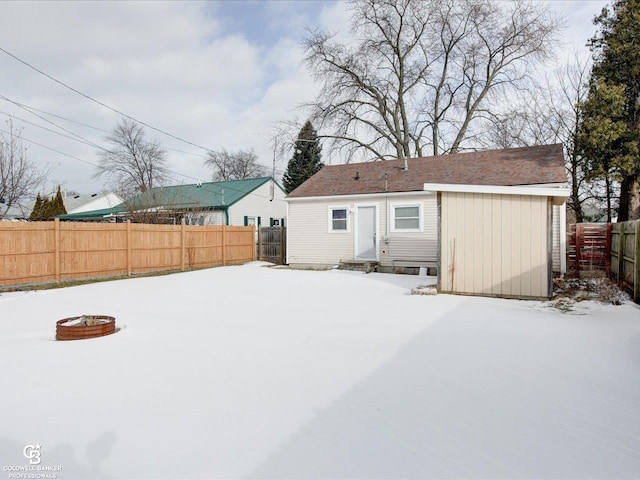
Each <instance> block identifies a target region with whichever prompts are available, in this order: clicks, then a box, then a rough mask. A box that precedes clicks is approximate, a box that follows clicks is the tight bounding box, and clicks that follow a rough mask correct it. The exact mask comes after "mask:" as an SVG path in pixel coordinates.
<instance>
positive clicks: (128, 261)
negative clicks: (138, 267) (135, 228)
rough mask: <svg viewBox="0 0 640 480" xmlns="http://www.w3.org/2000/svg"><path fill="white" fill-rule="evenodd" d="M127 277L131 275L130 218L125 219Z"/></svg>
mask: <svg viewBox="0 0 640 480" xmlns="http://www.w3.org/2000/svg"><path fill="white" fill-rule="evenodd" d="M126 232H127V277H130V276H131V220H127V229H126Z"/></svg>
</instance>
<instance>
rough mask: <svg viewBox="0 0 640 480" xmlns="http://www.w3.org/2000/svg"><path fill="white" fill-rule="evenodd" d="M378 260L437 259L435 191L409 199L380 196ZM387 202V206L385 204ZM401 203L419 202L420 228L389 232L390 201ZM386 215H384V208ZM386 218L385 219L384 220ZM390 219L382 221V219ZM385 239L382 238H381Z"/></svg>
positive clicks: (391, 213) (387, 261) (432, 260)
mask: <svg viewBox="0 0 640 480" xmlns="http://www.w3.org/2000/svg"><path fill="white" fill-rule="evenodd" d="M380 203H381V205H383V208H381V215H380V223H381V225H380V232H381V236H382V239H383V241H382V242H380V246H379V248H380V264H381V265H383V266H392V265H393V262H394V261H396V260H398V261H403V262H411V261H419V262H420V261H422V262H436V261H437V256H438V202H437V197H436V195H435V194H423V195H419V196H416V197H411V199H410V200H408V199H403V200H402V201H399V200H396V199H388V200H387V201H386V202H385V199H384V197H382V198H381V199H380ZM385 203H387V204H388V205H387V208H384V205H385ZM401 203H420V204H421V205H422V232H410V233H407V232H392V231H391V230H392V222H393V209H392V207H393V205H394V204H401ZM385 211H386V213H387V215H385V213H384V212H385ZM387 218H388V220H387ZM387 221H388V222H389V223H388V224H385V222H387ZM385 238H386V239H387V240H388V241H387V242H384V239H385Z"/></svg>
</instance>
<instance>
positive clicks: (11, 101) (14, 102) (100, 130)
mask: <svg viewBox="0 0 640 480" xmlns="http://www.w3.org/2000/svg"><path fill="white" fill-rule="evenodd" d="M0 98H2V99H4V100H6V101H7V102H10V103H13V104H14V105H17V106H18V107H21V108H23V109H25V110H27V111H28V112H30V113H31V110H34V111H36V112H40V113H44V114H45V115H50V116H52V117H55V118H59V119H60V120H65V121H67V122H71V123H75V124H77V125H81V126H83V127H87V128H92V129H93V130H98V131H99V132H103V133H111V132H109V131H108V130H105V129H103V128H98V127H95V126H93V125H89V124H87V123H82V122H78V121H76V120H71V119H70V118H67V117H62V116H60V115H56V114H55V113H51V112H47V111H45V110H40V109H39V108H36V107H32V106H29V105H26V104H24V103H20V102H16V101H15V100H11V99H10V98H7V97H5V96H4V95H0Z"/></svg>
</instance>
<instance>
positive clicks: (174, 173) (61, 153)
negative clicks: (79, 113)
mask: <svg viewBox="0 0 640 480" xmlns="http://www.w3.org/2000/svg"><path fill="white" fill-rule="evenodd" d="M42 128H44V127H42ZM0 132H2V133H6V134H7V135H11V132H8V131H6V130H3V129H0ZM54 133H57V132H54ZM63 136H66V135H63ZM20 138H21V139H22V140H24V141H27V142H29V143H32V144H34V145H37V146H39V147H42V148H45V149H47V150H51V151H52V152H56V153H59V154H60V155H64V156H65V157H69V158H72V159H74V160H78V161H80V162H83V163H86V164H87V165H91V166H92V167H96V168H98V165H96V164H95V163H93V162H90V161H88V160H84V159H82V158H79V157H76V156H74V155H71V154H69V153H65V152H62V151H60V150H58V149H55V148H53V147H49V146H47V145H44V144H42V143H39V142H36V141H35V140H30V139H28V138H26V137H23V136H20ZM167 173H168V174H170V177H173V178H174V179H176V180H177V178H178V177H182V178H183V179H184V178H187V179H191V180H195V182H196V183H203V182H202V180H201V179H199V178H197V177H193V176H191V175H187V174H184V173H180V172H176V171H174V170H167ZM274 181H275V179H274ZM204 183H209V182H204ZM154 188H155V187H154ZM219 188H222V189H226V190H231V191H235V192H239V193H245V191H244V190H240V189H238V188H233V187H230V186H228V185H226V186H224V187H219ZM203 191H206V192H210V193H214V194H217V193H218V191H217V190H212V189H210V188H207V187H204V188H203ZM254 195H256V196H257V197H261V198H266V199H271V196H266V195H260V194H257V193H255V192H254Z"/></svg>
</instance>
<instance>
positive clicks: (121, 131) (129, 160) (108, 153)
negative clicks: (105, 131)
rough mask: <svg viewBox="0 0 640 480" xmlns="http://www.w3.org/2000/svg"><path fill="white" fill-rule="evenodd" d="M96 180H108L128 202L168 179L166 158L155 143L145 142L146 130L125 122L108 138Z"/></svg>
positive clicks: (101, 152) (152, 141)
mask: <svg viewBox="0 0 640 480" xmlns="http://www.w3.org/2000/svg"><path fill="white" fill-rule="evenodd" d="M106 141H107V143H108V144H109V147H108V148H106V149H104V150H100V151H99V153H98V154H99V156H100V165H99V166H98V170H97V172H96V173H95V175H94V176H95V177H96V178H97V177H107V178H108V180H109V182H110V183H111V184H112V187H114V188H115V189H116V190H117V191H118V192H119V193H121V194H122V196H124V197H125V198H127V197H129V196H131V195H132V194H135V193H138V192H144V191H146V190H148V189H150V188H153V187H154V186H156V185H157V184H159V183H161V182H162V181H164V180H166V179H167V177H168V169H167V167H166V164H167V154H166V152H165V150H164V149H163V148H162V147H161V146H160V144H159V143H158V142H157V141H156V140H151V141H150V140H147V139H146V138H145V132H144V128H143V127H142V126H141V125H139V124H137V123H136V122H134V121H132V120H129V119H127V118H123V119H122V120H121V121H120V123H118V125H116V127H115V128H114V129H113V130H112V131H111V133H110V134H109V135H108V136H107V137H106Z"/></svg>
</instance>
